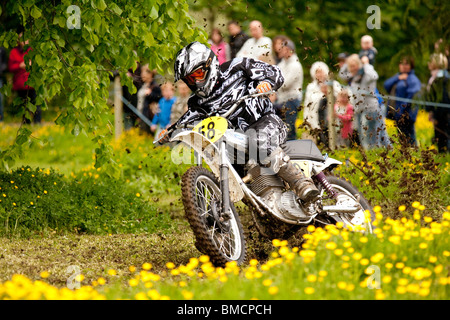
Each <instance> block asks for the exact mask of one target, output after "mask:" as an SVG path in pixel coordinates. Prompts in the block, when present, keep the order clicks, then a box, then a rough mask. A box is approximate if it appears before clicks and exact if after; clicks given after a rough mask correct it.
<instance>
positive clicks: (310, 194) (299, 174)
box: [262, 147, 320, 202]
mask: <svg viewBox="0 0 450 320" xmlns="http://www.w3.org/2000/svg"><path fill="white" fill-rule="evenodd" d="M262 163H263V164H264V165H268V166H270V168H271V169H272V170H273V171H274V172H275V173H277V174H278V176H279V177H280V178H282V179H283V180H284V181H286V182H287V183H288V184H289V187H291V189H292V190H293V191H294V192H295V193H296V195H297V196H298V197H299V198H300V199H301V200H302V201H304V202H311V201H316V200H318V199H319V195H320V192H319V190H318V189H317V188H316V186H315V185H314V183H313V181H312V179H311V178H308V177H306V176H305V175H304V174H303V171H302V170H301V169H299V168H298V167H296V166H294V164H293V163H292V162H291V161H290V157H289V156H288V155H287V154H286V153H285V152H284V151H283V149H281V148H280V147H278V148H277V149H276V150H275V151H273V152H272V153H271V154H270V155H269V156H268V157H267V158H266V159H264V160H263V161H262Z"/></svg>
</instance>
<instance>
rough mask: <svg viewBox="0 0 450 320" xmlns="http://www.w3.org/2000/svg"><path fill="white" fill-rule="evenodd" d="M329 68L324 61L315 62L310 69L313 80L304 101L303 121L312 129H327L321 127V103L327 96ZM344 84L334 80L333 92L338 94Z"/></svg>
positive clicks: (307, 88)
mask: <svg viewBox="0 0 450 320" xmlns="http://www.w3.org/2000/svg"><path fill="white" fill-rule="evenodd" d="M329 72H330V70H329V68H328V66H327V65H326V64H325V63H324V62H322V61H317V62H314V63H313V64H312V66H311V69H310V71H309V73H310V75H311V78H312V80H313V81H312V82H311V83H309V84H308V86H307V87H306V91H305V101H304V103H303V121H304V122H306V123H307V126H308V127H309V129H311V130H312V131H314V130H321V129H325V128H322V127H321V123H320V119H319V103H320V101H321V100H322V99H323V98H325V97H326V92H327V81H328V80H329ZM341 88H342V86H341V85H340V84H339V82H337V81H333V92H334V95H335V96H336V95H337V93H338V92H340V90H341Z"/></svg>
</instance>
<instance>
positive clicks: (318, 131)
mask: <svg viewBox="0 0 450 320" xmlns="http://www.w3.org/2000/svg"><path fill="white" fill-rule="evenodd" d="M227 29H228V30H227V31H228V34H229V36H228V38H225V37H224V36H223V34H222V31H221V30H220V29H218V28H215V29H213V30H212V32H211V34H210V38H209V41H208V43H209V45H210V47H211V49H212V50H213V51H214V53H215V54H216V55H217V57H218V60H219V63H220V64H223V63H225V62H226V61H229V60H231V59H234V58H237V57H246V58H253V59H257V60H261V61H265V62H267V63H270V64H276V65H277V66H278V67H279V68H280V69H281V71H282V73H283V76H284V78H285V82H284V85H283V86H282V87H281V88H280V89H279V90H278V91H277V93H276V94H274V95H273V96H271V97H270V98H271V100H272V101H273V102H274V105H275V107H276V110H277V113H278V114H279V115H280V116H282V118H283V120H284V121H285V122H286V124H287V126H288V129H289V133H288V140H290V139H296V138H297V137H298V132H297V131H298V128H299V121H298V118H299V112H300V111H303V119H302V120H303V121H300V123H301V126H302V127H303V128H304V129H305V130H303V133H302V138H309V139H313V140H315V142H318V143H320V142H321V143H323V144H325V145H328V143H329V134H330V130H334V131H335V137H336V139H335V142H334V143H335V144H336V146H343V147H349V146H352V145H354V144H359V145H361V146H362V147H363V148H364V149H366V150H368V149H372V148H375V147H387V148H389V147H391V143H392V142H391V140H390V139H389V136H388V134H387V129H386V122H385V119H386V118H388V119H391V120H394V121H395V123H396V127H397V130H398V135H399V137H400V138H401V139H403V141H405V142H406V143H408V144H410V145H411V146H416V145H417V143H418V142H417V138H416V133H415V122H416V119H417V114H418V105H417V104H414V103H413V102H412V101H414V100H413V99H415V98H418V95H419V94H420V95H421V96H420V99H422V100H423V101H428V102H430V103H429V105H428V106H426V108H425V109H426V111H428V113H429V116H430V121H431V122H432V123H433V125H434V138H433V139H434V141H433V142H434V143H435V144H436V145H437V146H438V150H439V152H449V149H450V145H449V141H450V140H449V135H450V112H449V111H450V108H448V106H447V107H446V106H443V105H442V104H449V103H450V98H449V91H450V90H449V88H450V82H449V81H448V80H449V78H450V76H449V70H448V68H449V67H448V56H449V48H448V46H447V47H444V48H442V45H443V44H444V43H443V41H442V39H441V40H439V41H437V42H436V48H435V49H436V53H434V54H432V55H431V57H430V59H429V63H428V67H429V71H430V77H429V80H428V82H427V83H425V84H423V83H421V81H420V80H419V78H418V77H417V76H416V74H415V70H414V64H415V62H414V58H413V57H410V56H405V57H402V58H401V59H400V61H399V64H398V72H396V73H395V74H394V75H392V76H390V77H389V78H388V79H387V80H386V81H385V82H384V83H383V84H379V83H378V80H379V78H380V77H379V75H378V73H377V71H376V56H377V54H378V50H377V49H376V48H375V46H374V42H373V39H372V37H371V36H369V35H364V36H362V37H361V43H360V47H361V48H360V51H359V53H353V54H347V53H341V54H339V55H338V58H337V61H336V64H334V65H333V67H336V66H337V67H338V72H337V73H336V74H333V73H332V72H331V70H330V67H329V66H328V65H327V64H326V63H325V62H323V61H316V62H314V63H312V65H311V66H310V68H309V76H308V77H307V78H306V79H307V83H304V81H305V75H304V71H303V65H302V63H301V61H302V59H301V57H299V56H298V54H297V50H296V46H295V43H294V42H293V41H292V40H291V39H289V38H288V37H286V36H284V35H277V36H276V37H274V38H273V39H271V38H269V37H267V36H265V31H264V28H263V25H262V23H261V22H260V21H256V20H255V21H251V22H250V23H249V29H248V32H249V35H247V33H246V32H245V31H243V30H242V29H241V26H240V24H239V23H238V22H237V21H230V22H229V23H228V25H227ZM27 44H28V41H27V40H26V39H22V33H20V35H19V42H18V45H17V47H16V48H14V49H12V50H11V52H10V53H9V57H8V56H7V53H6V51H5V50H4V49H3V48H0V81H2V80H1V79H2V77H1V76H2V74H3V73H4V72H6V71H9V72H11V73H12V74H13V87H12V88H13V90H14V91H16V92H17V96H18V97H20V98H21V99H22V101H23V103H28V102H31V103H32V104H35V101H36V92H35V90H34V89H33V88H32V87H30V86H29V85H27V84H26V81H27V79H28V75H29V73H28V72H27V71H26V64H25V63H26V62H25V61H26V59H25V55H26V54H27V52H29V50H32V48H30V47H29V46H28V45H27ZM28 63H29V64H31V63H32V62H31V61H30V60H28ZM128 76H130V77H132V78H133V84H134V86H136V88H137V93H136V94H130V93H129V91H128V88H127V87H123V95H124V97H125V99H127V100H128V101H129V102H130V103H131V105H133V106H136V109H137V110H138V111H139V112H140V113H141V114H142V115H144V116H145V117H146V118H147V119H148V120H149V121H150V122H151V125H149V124H148V122H144V121H142V120H141V117H139V116H137V115H136V112H135V111H133V110H131V109H130V108H128V107H127V106H126V105H125V106H124V114H125V120H124V122H125V128H126V129H129V128H131V127H133V126H139V127H140V128H141V130H142V131H145V132H148V133H154V134H157V133H158V132H160V131H161V130H163V129H165V128H166V127H167V126H168V125H170V124H171V123H174V122H175V121H176V120H177V119H178V118H179V117H180V116H181V115H182V114H183V113H184V112H185V111H186V110H187V100H188V98H189V95H190V91H189V88H188V87H187V86H186V85H184V83H181V81H180V82H179V83H177V84H173V83H168V82H164V83H162V82H161V81H157V78H158V77H161V76H160V75H158V74H157V73H156V72H155V71H154V70H150V69H149V68H148V65H140V64H138V68H137V69H136V70H134V71H133V70H129V72H128ZM308 80H309V81H308ZM1 85H2V82H0V87H1ZM380 85H382V86H383V88H384V89H385V91H386V92H387V96H382V95H381V94H380V92H379V90H378V87H379V86H380ZM304 87H305V90H304V91H303V88H304ZM423 88H424V89H425V90H422V89H423ZM330 98H331V99H332V101H328V100H329V99H330ZM436 103H437V104H436ZM329 106H331V108H330V107H329ZM330 111H331V112H330ZM330 113H331V114H330ZM28 118H32V119H33V121H34V122H35V123H39V122H41V109H40V107H39V106H36V111H35V112H34V114H32V115H31V116H27V117H24V122H28V123H29V122H30V121H29V120H28ZM3 119H4V104H3V97H2V96H1V94H0V121H3ZM336 128H337V129H336Z"/></svg>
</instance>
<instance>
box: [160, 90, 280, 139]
mask: <svg viewBox="0 0 450 320" xmlns="http://www.w3.org/2000/svg"><path fill="white" fill-rule="evenodd" d="M273 93H275V91H274V90H270V91H267V92H262V93H258V92H257V91H256V90H255V91H253V92H252V93H250V94H248V95H246V96H243V97H241V98H239V99H238V100H236V101H235V102H234V103H233V106H232V107H231V108H230V109H229V110H228V111H227V112H225V113H224V114H222V115H221V117H223V118H227V117H229V116H230V115H231V114H232V113H233V112H234V111H235V110H236V109H237V107H238V106H239V105H240V104H241V102H242V101H244V100H245V99H248V98H256V97H260V96H267V95H271V94H273ZM214 115H219V114H218V112H217V110H215V111H214V112H211V113H210V114H207V115H206V117H205V119H206V118H209V117H212V116H214ZM184 127H186V128H187V127H191V126H189V125H188V126H184ZM193 127H194V126H192V128H193ZM175 129H178V128H173V129H171V130H168V131H167V133H166V135H167V134H170V133H172V132H173V131H174V130H175ZM164 136H165V135H164ZM164 136H162V137H161V138H160V139H158V140H155V141H153V144H155V145H156V144H160V143H159V141H161V140H162V138H164Z"/></svg>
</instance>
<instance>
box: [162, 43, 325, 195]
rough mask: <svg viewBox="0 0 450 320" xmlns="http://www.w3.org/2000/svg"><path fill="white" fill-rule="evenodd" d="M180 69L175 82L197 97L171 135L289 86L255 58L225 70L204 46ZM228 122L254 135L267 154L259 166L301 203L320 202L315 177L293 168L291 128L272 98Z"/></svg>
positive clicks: (189, 49)
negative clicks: (288, 152)
mask: <svg viewBox="0 0 450 320" xmlns="http://www.w3.org/2000/svg"><path fill="white" fill-rule="evenodd" d="M174 69H175V82H176V81H178V80H180V79H181V80H183V81H184V82H185V83H186V84H187V85H188V86H189V88H190V89H191V90H192V92H193V93H194V94H193V95H192V96H191V97H190V98H189V101H188V111H187V112H186V113H185V114H183V115H182V116H181V118H180V119H179V120H178V121H177V122H176V123H175V124H173V125H172V126H171V127H170V128H169V132H170V131H171V129H174V128H176V127H179V126H180V125H183V124H187V123H192V122H193V121H194V120H200V119H204V118H205V115H206V114H209V113H211V112H212V111H214V112H215V113H218V114H219V115H220V114H224V113H225V112H227V111H228V110H229V108H230V107H231V106H232V102H234V101H236V100H238V99H239V98H241V97H243V96H245V95H248V94H250V92H255V91H257V92H259V93H264V92H269V91H271V90H272V89H273V90H277V89H278V88H280V87H281V85H282V84H283V82H284V78H283V75H282V74H281V71H280V69H279V68H278V67H277V66H273V65H270V64H267V63H265V62H262V61H258V60H254V59H251V58H235V59H233V60H231V61H227V62H225V63H223V64H221V65H219V61H218V59H217V57H216V55H215V54H214V52H213V51H212V50H211V49H209V48H208V47H207V46H206V45H204V44H201V43H200V42H192V43H190V44H189V45H187V46H186V47H184V48H183V49H181V50H180V51H179V52H178V53H177V55H176V61H175V66H174ZM228 120H229V121H230V122H231V124H233V125H234V126H235V128H236V129H240V130H242V131H243V132H246V133H248V136H249V143H256V145H257V148H258V152H259V154H260V155H261V154H266V155H267V157H265V158H264V159H262V158H261V159H254V160H255V161H257V162H258V163H260V164H262V165H264V166H267V165H270V167H271V169H272V170H273V171H274V172H275V173H277V174H278V176H279V177H281V178H282V179H283V180H285V181H286V182H287V183H288V184H289V186H290V188H291V189H292V190H293V191H294V192H295V193H296V194H297V196H298V197H299V198H300V199H301V200H303V201H305V202H310V201H315V200H316V199H317V198H318V196H319V191H318V190H317V188H316V187H315V185H314V183H313V182H312V180H311V178H307V177H306V176H305V175H304V174H303V172H302V171H301V170H300V169H298V168H297V167H295V166H294V165H293V163H292V162H291V161H290V159H289V156H288V155H286V153H285V152H284V151H283V149H282V147H281V146H282V145H283V143H285V142H286V136H287V128H286V125H285V124H284V122H283V121H282V120H281V119H280V118H279V117H278V116H277V115H276V114H275V110H274V107H273V105H272V102H271V101H270V99H269V98H267V97H264V98H262V97H255V98H250V99H246V100H244V102H242V103H241V105H239V107H238V108H237V109H236V110H235V111H234V112H233V113H232V114H231V115H230V116H229V117H228ZM249 129H253V130H249ZM168 139H169V134H166V135H165V136H164V137H163V138H162V141H168ZM257 158H260V157H257Z"/></svg>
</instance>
